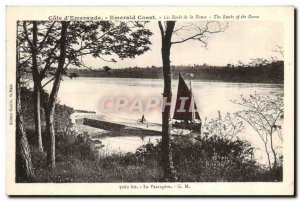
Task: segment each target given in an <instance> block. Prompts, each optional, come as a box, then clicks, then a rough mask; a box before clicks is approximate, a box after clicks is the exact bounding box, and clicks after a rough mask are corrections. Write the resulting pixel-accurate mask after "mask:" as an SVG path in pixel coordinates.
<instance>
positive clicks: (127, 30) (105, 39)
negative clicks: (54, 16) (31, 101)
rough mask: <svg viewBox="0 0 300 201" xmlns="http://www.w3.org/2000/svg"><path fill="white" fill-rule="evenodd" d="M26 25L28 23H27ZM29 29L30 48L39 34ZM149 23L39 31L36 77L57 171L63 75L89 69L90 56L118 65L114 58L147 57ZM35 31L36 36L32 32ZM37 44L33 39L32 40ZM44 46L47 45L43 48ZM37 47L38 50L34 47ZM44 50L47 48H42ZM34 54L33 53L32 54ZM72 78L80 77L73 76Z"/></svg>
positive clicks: (50, 155)
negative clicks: (56, 119)
mask: <svg viewBox="0 0 300 201" xmlns="http://www.w3.org/2000/svg"><path fill="white" fill-rule="evenodd" d="M24 23H25V22H24ZM34 24H35V23H32V25H30V26H32V28H31V29H28V28H27V27H26V26H24V33H25V37H26V38H28V40H27V43H28V44H29V46H31V45H30V43H31V42H30V39H29V36H30V35H33V32H34V30H35V28H34V26H35V25H34ZM145 24H146V23H145V22H116V23H113V22H108V21H101V22H80V21H78V22H65V21H63V22H56V23H55V25H53V23H51V24H49V22H48V23H46V24H45V23H43V22H39V23H38V25H39V26H41V28H40V29H38V31H37V34H36V35H37V36H39V35H42V36H44V38H45V37H46V39H41V40H39V41H38V43H39V45H38V47H41V49H40V50H39V55H38V56H37V59H38V62H37V63H38V64H39V66H38V72H37V73H33V76H35V77H37V79H35V78H34V80H37V83H35V82H34V83H35V84H36V85H37V87H38V88H39V89H40V91H42V93H40V94H41V100H42V104H43V106H44V110H45V119H46V134H47V138H48V139H47V142H48V144H47V146H46V148H47V161H48V163H49V165H50V166H51V167H52V168H54V167H55V132H54V129H53V115H54V111H55V103H56V99H57V93H58V91H59V87H60V83H61V80H62V76H63V75H68V73H67V71H66V70H67V67H68V66H69V65H70V64H71V65H74V66H78V67H87V68H89V69H90V67H89V66H87V65H86V64H85V63H84V58H85V56H87V55H90V56H93V57H95V58H99V59H102V60H104V61H107V62H116V60H115V59H114V58H110V59H108V58H105V57H115V56H117V57H119V58H120V59H124V58H128V57H129V58H133V57H135V56H136V55H140V54H143V53H144V52H145V51H147V50H149V47H148V45H149V44H151V43H150V41H149V36H151V35H152V33H151V32H150V31H149V30H148V29H145V28H144V26H145ZM30 30H32V33H30V32H29V31H30ZM50 30H51V31H50ZM32 41H33V36H32ZM41 44H43V45H41ZM33 47H34V46H33ZM42 47H43V48H42ZM31 52H33V51H31ZM46 76H51V78H50V79H49V81H48V82H46V83H45V84H43V85H42V80H43V79H44V78H45V77H46ZM69 76H70V77H76V76H74V75H73V74H71V75H69ZM49 83H53V84H52V88H51V92H50V95H49V97H46V96H44V95H43V94H44V92H43V91H44V89H43V88H44V87H45V86H46V85H48V84H49Z"/></svg>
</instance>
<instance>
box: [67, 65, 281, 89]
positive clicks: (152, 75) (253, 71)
mask: <svg viewBox="0 0 300 201" xmlns="http://www.w3.org/2000/svg"><path fill="white" fill-rule="evenodd" d="M106 67H107V66H106ZM179 73H181V75H182V76H183V77H184V78H185V79H189V80H199V81H212V82H216V81H219V82H232V83H238V82H240V83H264V84H284V63H283V61H277V62H273V63H270V64H268V65H263V66H256V67H249V66H237V67H234V66H223V67H221V66H199V65H194V66H173V67H172V71H171V74H172V75H171V76H172V78H173V79H174V78H175V79H176V78H178V75H179ZM67 75H68V76H69V77H71V78H76V77H89V78H93V77H94V78H139V79H163V70H162V67H146V68H141V67H133V68H132V67H128V68H124V69H120V68H118V69H111V68H109V67H107V68H105V67H103V68H98V69H95V70H89V69H83V68H70V69H68V71H67Z"/></svg>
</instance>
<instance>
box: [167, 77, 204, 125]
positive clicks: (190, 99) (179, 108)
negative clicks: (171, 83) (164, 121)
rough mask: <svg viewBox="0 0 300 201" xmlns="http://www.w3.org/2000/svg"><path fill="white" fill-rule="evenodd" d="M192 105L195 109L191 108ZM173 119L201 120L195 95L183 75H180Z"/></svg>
mask: <svg viewBox="0 0 300 201" xmlns="http://www.w3.org/2000/svg"><path fill="white" fill-rule="evenodd" d="M191 105H194V107H191ZM173 119H177V120H195V119H199V120H201V119H200V115H199V113H198V108H197V105H196V102H195V99H194V95H193V93H192V92H191V90H190V89H189V88H188V86H187V84H186V83H185V81H184V79H183V78H182V76H181V74H179V81H178V91H177V99H176V105H175V111H174V116H173Z"/></svg>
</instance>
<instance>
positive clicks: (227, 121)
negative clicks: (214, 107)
mask: <svg viewBox="0 0 300 201" xmlns="http://www.w3.org/2000/svg"><path fill="white" fill-rule="evenodd" d="M203 128H204V132H203V134H204V135H215V136H218V137H220V138H221V139H228V140H229V141H232V140H234V138H235V137H236V136H237V134H239V133H240V132H242V131H243V130H244V125H243V121H242V120H240V119H239V118H237V117H236V116H234V117H232V116H231V115H230V113H226V115H225V116H223V115H222V114H221V112H220V111H218V117H216V118H213V119H211V120H210V121H207V118H205V120H204V124H203Z"/></svg>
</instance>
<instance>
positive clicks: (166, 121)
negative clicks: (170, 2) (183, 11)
mask: <svg viewBox="0 0 300 201" xmlns="http://www.w3.org/2000/svg"><path fill="white" fill-rule="evenodd" d="M159 26H160V29H161V33H162V48H161V54H162V61H163V75H164V92H163V98H164V100H167V102H170V101H171V99H172V88H171V66H170V50H171V38H172V34H173V30H174V26H175V22H174V21H168V22H167V24H166V31H164V30H163V27H162V25H161V23H160V22H159ZM170 109H171V106H165V107H164V108H163V111H162V163H163V171H164V180H165V181H169V182H174V181H176V180H177V177H176V174H175V169H174V165H173V160H172V149H171V139H170V137H171V132H170Z"/></svg>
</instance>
